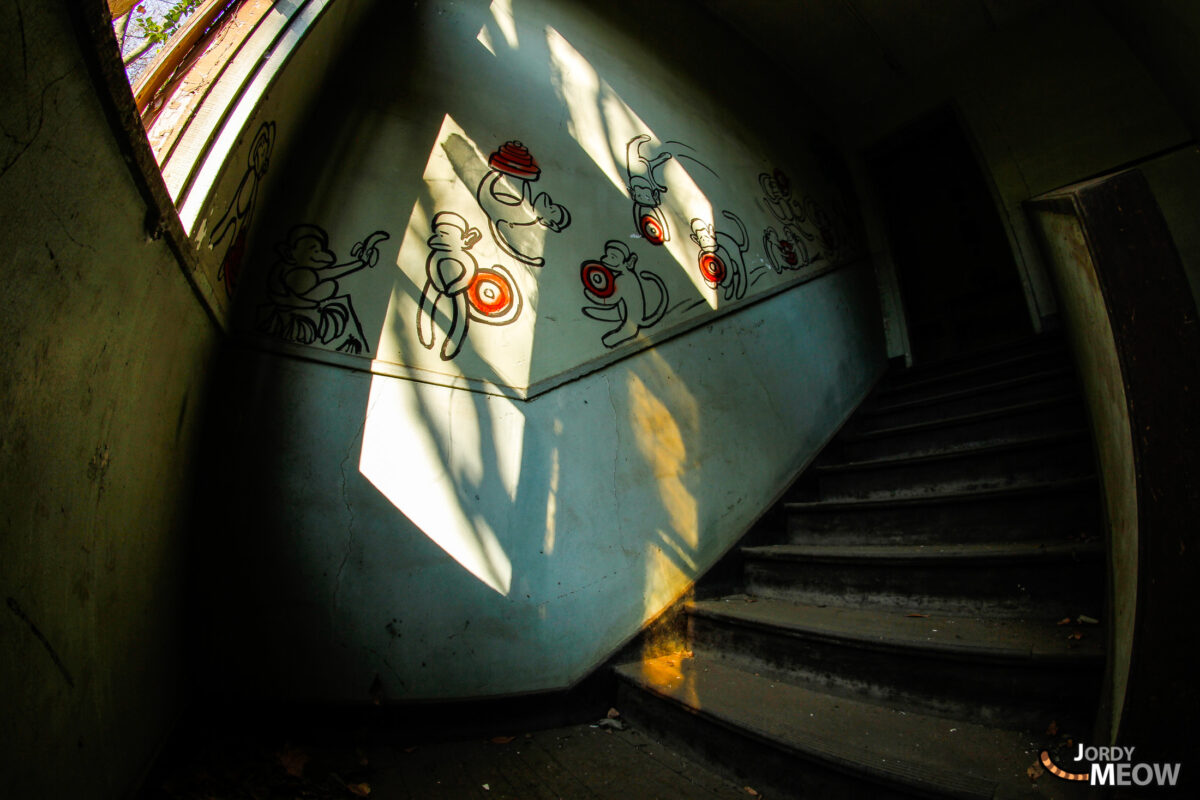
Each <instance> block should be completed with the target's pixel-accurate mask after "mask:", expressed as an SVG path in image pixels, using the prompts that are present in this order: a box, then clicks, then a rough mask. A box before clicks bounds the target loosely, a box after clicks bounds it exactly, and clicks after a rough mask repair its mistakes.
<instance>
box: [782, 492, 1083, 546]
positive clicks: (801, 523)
mask: <svg viewBox="0 0 1200 800" xmlns="http://www.w3.org/2000/svg"><path fill="white" fill-rule="evenodd" d="M783 510H784V512H785V514H786V531H787V538H788V541H790V542H791V543H793V544H805V543H809V544H866V543H878V544H900V543H904V544H933V543H938V542H950V541H953V542H964V543H969V542H972V541H988V540H992V541H1022V540H1031V539H1032V540H1039V541H1055V540H1066V539H1077V538H1081V537H1086V536H1090V535H1092V534H1095V533H1097V532H1098V530H1099V528H1098V525H1099V513H1100V505H1099V498H1098V495H1097V489H1096V482H1095V479H1094V478H1071V479H1067V480H1061V481H1053V482H1043V483H1031V484H1027V485H1019V484H1018V485H1013V486H1007V487H1003V488H995V489H980V490H970V491H954V492H943V493H939V494H934V495H923V496H914V497H902V498H896V497H887V498H868V499H852V500H845V499H842V500H836V501H832V500H816V501H810V502H787V503H784V504H783Z"/></svg>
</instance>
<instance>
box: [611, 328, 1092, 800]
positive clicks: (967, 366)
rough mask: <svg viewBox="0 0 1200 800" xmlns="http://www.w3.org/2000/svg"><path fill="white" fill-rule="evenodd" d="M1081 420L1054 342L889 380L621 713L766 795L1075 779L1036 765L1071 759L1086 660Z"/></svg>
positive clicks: (1087, 511)
mask: <svg viewBox="0 0 1200 800" xmlns="http://www.w3.org/2000/svg"><path fill="white" fill-rule="evenodd" d="M1086 424H1087V423H1086V417H1085V414H1084V411H1083V407H1082V403H1081V401H1080V397H1079V394H1078V390H1077V388H1076V385H1075V376H1074V373H1073V370H1072V367H1071V365H1070V362H1069V360H1068V356H1067V352H1066V349H1065V347H1064V345H1063V344H1062V343H1061V341H1059V340H1058V339H1057V338H1054V337H1041V338H1038V339H1032V340H1026V341H1023V342H1021V343H1019V344H1014V345H1009V346H1006V347H1003V348H1000V349H992V350H989V351H986V352H982V353H977V354H975V355H974V356H970V357H961V358H956V359H953V360H950V361H944V362H941V363H938V364H933V365H928V366H924V367H919V368H915V369H910V370H907V371H897V372H895V373H893V374H892V375H890V376H889V377H888V378H887V379H885V381H884V382H883V383H882V384H881V385H880V386H879V387H878V388H877V389H876V390H875V391H874V393H873V394H872V395H871V396H870V397H869V398H868V400H867V401H866V403H864V405H863V407H862V408H861V409H860V410H859V411H858V412H857V413H856V414H855V416H854V417H853V418H852V419H851V420H850V422H849V423H848V424H847V425H846V426H845V428H844V429H843V430H842V431H841V432H840V433H839V435H838V436H837V437H836V438H835V439H834V440H833V441H832V442H831V443H830V445H828V446H827V447H826V448H825V450H824V451H823V452H822V453H821V455H820V456H819V457H818V459H817V460H816V462H815V463H814V464H813V466H811V467H810V468H809V469H808V470H807V471H806V472H805V473H804V474H803V475H802V476H801V478H800V479H799V480H798V481H797V482H796V484H795V485H793V486H792V488H791V489H790V490H789V491H788V493H787V495H786V496H785V497H784V498H783V500H782V501H781V502H780V503H778V504H777V505H776V506H775V508H774V509H773V510H772V511H771V512H769V513H768V514H767V515H766V517H765V518H764V520H763V521H762V522H761V523H760V524H759V525H758V526H757V528H756V529H755V530H753V531H752V532H751V533H750V534H749V535H748V536H747V538H746V540H745V541H744V542H743V543H742V546H740V547H739V548H738V549H737V550H736V551H735V552H734V553H733V554H731V555H730V556H729V557H728V559H727V562H726V564H727V566H728V565H729V564H730V563H732V565H733V566H732V567H731V568H728V569H725V570H724V573H725V574H730V572H731V571H732V572H733V573H734V574H736V575H737V579H736V580H735V581H734V585H732V586H731V585H730V584H729V581H728V580H726V581H724V582H721V581H719V580H717V579H706V580H705V581H702V582H701V583H700V585H699V586H698V587H697V593H696V596H697V598H700V599H697V600H695V601H694V602H691V603H690V604H689V605H688V606H687V608H686V609H685V610H686V614H687V619H688V635H689V641H690V645H689V651H688V652H686V653H683V654H674V655H667V656H662V657H659V658H655V659H649V660H645V661H641V662H637V663H631V664H627V665H623V666H620V667H618V668H617V673H618V676H619V678H620V695H621V696H620V700H619V707H620V708H621V709H622V710H623V712H624V713H625V714H626V715H627V716H628V717H630V718H631V719H633V720H634V721H635V722H636V723H638V724H641V725H643V726H645V727H647V728H649V729H650V730H651V731H653V732H654V733H657V734H658V735H660V736H662V737H664V738H665V739H667V740H668V741H669V742H672V743H675V744H677V745H679V746H682V747H684V748H687V749H690V750H691V751H693V752H695V753H697V754H699V755H700V756H701V757H703V758H705V759H706V760H709V761H711V762H713V763H716V764H719V765H721V766H722V767H723V768H724V769H725V770H726V771H727V772H730V773H733V775H734V776H736V777H737V779H738V780H739V781H743V780H744V781H746V782H748V783H751V784H752V785H753V786H755V787H757V788H758V789H759V790H761V791H763V792H765V793H766V794H767V795H769V796H772V797H776V796H801V797H872V798H874V797H892V796H896V797H909V796H932V797H980V798H992V797H1008V796H1023V795H1024V794H1025V793H1030V794H1033V795H1040V796H1058V794H1057V793H1061V792H1067V791H1070V790H1073V789H1076V788H1077V787H1076V786H1074V785H1071V784H1069V783H1068V782H1066V781H1062V780H1059V779H1058V778H1055V777H1052V776H1051V775H1049V774H1045V773H1040V772H1039V769H1038V768H1037V767H1035V766H1034V765H1035V763H1037V762H1038V761H1039V758H1040V753H1041V750H1042V748H1043V747H1045V746H1049V747H1050V748H1051V752H1052V753H1054V755H1055V756H1056V757H1057V758H1056V761H1057V763H1058V764H1059V766H1062V767H1064V768H1066V769H1068V770H1069V769H1070V768H1071V764H1070V761H1069V759H1068V757H1067V755H1068V751H1069V750H1071V749H1073V748H1069V747H1067V746H1066V745H1067V741H1068V739H1069V737H1070V736H1071V735H1072V733H1071V732H1074V735H1075V736H1076V737H1079V736H1086V735H1087V734H1088V732H1089V731H1090V728H1091V724H1092V722H1093V717H1094V715H1095V713H1096V702H1097V696H1098V692H1099V686H1100V681H1101V677H1102V672H1103V667H1104V642H1103V633H1102V630H1103V626H1102V625H1101V624H1099V621H1100V620H1102V619H1103V616H1102V612H1103V580H1104V570H1105V567H1104V549H1103V545H1102V543H1101V540H1100V539H1099V537H1098V534H1099V531H1100V519H1099V513H1098V511H1099V501H1098V496H1097V487H1096V482H1095V477H1094V475H1093V458H1092V447H1091V443H1090V441H1089V436H1088V433H1087V430H1086ZM718 572H720V570H718ZM706 581H707V582H706ZM1056 734H1057V735H1056ZM1056 746H1057V747H1058V750H1055V747H1056ZM1031 768H1033V769H1032V773H1031V772H1030V769H1031ZM1080 771H1085V770H1082V769H1081V770H1080ZM1035 778H1037V780H1034V779H1035Z"/></svg>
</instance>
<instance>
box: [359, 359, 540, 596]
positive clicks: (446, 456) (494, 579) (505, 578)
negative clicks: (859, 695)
mask: <svg viewBox="0 0 1200 800" xmlns="http://www.w3.org/2000/svg"><path fill="white" fill-rule="evenodd" d="M422 393H424V394H425V395H427V396H426V397H422V396H421V394H422ZM456 395H457V396H458V397H465V398H466V399H465V400H464V402H466V403H468V404H469V403H471V402H472V398H471V394H470V393H467V392H455V391H454V390H449V389H446V388H444V387H432V386H427V385H425V384H420V383H415V382H412V381H406V380H398V379H395V378H387V377H383V376H379V375H375V376H373V377H372V378H371V391H370V396H369V399H368V401H367V419H366V422H365V425H364V429H363V443H362V453H361V456H360V458H359V463H358V469H359V472H361V473H362V475H363V476H364V477H365V478H366V479H367V480H369V481H370V482H371V484H372V485H374V486H375V488H376V489H378V490H379V491H380V493H381V494H383V495H384V496H385V497H386V498H387V499H388V500H389V501H390V502H391V503H392V505H394V506H395V507H396V508H397V510H399V511H400V512H402V513H403V514H404V515H405V516H406V517H408V519H409V520H411V521H412V523H413V524H414V525H416V526H417V527H418V528H420V529H421V531H422V532H423V533H424V534H425V535H426V536H428V537H429V538H430V539H431V540H433V542H434V543H435V544H437V545H438V547H440V548H442V550H444V551H445V552H446V553H447V554H448V555H450V556H451V557H452V558H453V559H454V560H455V561H457V562H458V563H459V564H460V565H462V567H463V568H464V569H466V570H467V571H468V572H470V573H471V574H472V575H474V576H475V577H476V578H478V579H479V580H480V581H482V582H483V583H485V584H486V585H487V586H489V587H491V588H492V589H493V590H495V591H496V592H498V593H499V594H501V595H505V596H507V595H508V592H509V587H510V586H511V584H512V562H511V561H510V560H509V558H508V556H507V554H506V553H505V552H504V548H503V547H502V546H501V545H500V542H499V540H498V539H497V537H496V534H495V531H493V529H492V527H491V525H490V524H489V522H488V520H487V519H485V518H484V517H483V516H482V515H481V514H479V513H476V512H474V510H473V509H469V508H467V507H465V504H466V503H467V496H468V495H469V494H471V493H472V492H473V489H472V488H471V487H470V486H468V487H466V489H465V490H463V491H460V489H459V487H460V486H461V485H462V484H461V483H460V481H462V480H464V479H469V477H470V476H479V475H480V474H481V473H482V471H483V466H482V464H481V461H482V459H481V453H480V441H479V431H478V422H477V421H476V423H475V425H474V435H473V436H472V430H471V427H472V426H469V425H465V424H464V422H465V420H464V419H463V414H461V413H459V414H458V415H456V416H457V417H458V419H457V420H455V421H454V423H453V426H452V425H451V413H450V411H449V409H446V405H447V403H446V398H447V396H449V397H450V398H451V400H450V402H451V403H453V402H454V399H456V398H455V396H456ZM429 409H445V413H444V417H442V416H441V415H438V416H435V417H434V418H433V419H430V420H429V421H430V422H431V423H432V426H435V427H428V426H426V425H423V424H420V422H421V420H422V419H425V418H428V417H429ZM503 424H504V422H499V423H497V427H499V426H500V425H503ZM464 439H465V441H464ZM500 460H501V461H502V460H504V459H500ZM519 460H520V457H519V455H518V457H517V461H518V462H519Z"/></svg>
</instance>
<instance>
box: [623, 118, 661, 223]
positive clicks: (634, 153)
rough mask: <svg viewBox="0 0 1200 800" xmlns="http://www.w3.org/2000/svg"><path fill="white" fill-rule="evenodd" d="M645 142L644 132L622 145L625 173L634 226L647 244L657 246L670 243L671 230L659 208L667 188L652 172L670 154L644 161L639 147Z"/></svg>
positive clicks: (647, 139) (644, 158)
mask: <svg viewBox="0 0 1200 800" xmlns="http://www.w3.org/2000/svg"><path fill="white" fill-rule="evenodd" d="M648 141H650V137H649V136H647V135H646V134H644V133H643V134H641V135H640V136H635V137H633V138H632V139H630V140H629V142H628V143H627V144H626V145H625V174H626V175H627V176H628V177H629V180H628V182H627V184H626V185H627V187H628V188H629V196H630V197H631V198H632V199H633V226H634V227H635V228H637V230H638V232H639V233H641V234H642V236H644V237H646V241H648V242H650V243H651V244H656V245H657V244H662V243H663V242H667V241H670V239H671V231H670V228H668V227H667V219H666V217H665V216H664V215H663V213H662V209H661V208H659V206H661V205H662V196H663V192H665V191H667V187H666V185H665V184H663V183H662V181H660V180H659V179H658V178H657V177H655V175H654V170H656V169H658V168H659V167H661V166H662V165H663V164H664V163H666V162H667V160H668V159H670V158H671V154H670V153H669V152H662V153H659V154H658V155H656V156H655V157H654V158H651V159H648V158H646V157H645V156H644V155H642V145H643V144H645V143H646V142H648Z"/></svg>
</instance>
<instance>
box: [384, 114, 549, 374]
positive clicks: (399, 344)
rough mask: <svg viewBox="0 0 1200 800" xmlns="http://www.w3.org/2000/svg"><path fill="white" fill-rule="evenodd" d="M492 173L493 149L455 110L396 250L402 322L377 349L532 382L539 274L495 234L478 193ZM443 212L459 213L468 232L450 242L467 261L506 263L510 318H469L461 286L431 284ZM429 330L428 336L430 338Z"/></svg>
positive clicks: (394, 309)
mask: <svg viewBox="0 0 1200 800" xmlns="http://www.w3.org/2000/svg"><path fill="white" fill-rule="evenodd" d="M488 175H489V168H488V156H487V155H485V154H484V153H481V152H480V150H479V147H478V146H477V145H476V144H475V143H474V142H473V141H472V140H471V139H470V138H469V137H468V136H467V135H466V133H465V131H463V129H462V127H461V126H459V125H458V123H457V122H455V121H454V119H453V118H452V117H450V115H448V114H447V115H445V116H444V118H443V120H442V126H441V128H440V130H439V132H438V136H437V139H436V141H435V143H434V145H433V148H432V150H431V152H430V154H429V158H428V161H427V162H426V164H425V171H424V174H423V180H424V190H425V191H424V192H423V196H422V197H421V198H420V199H418V200H417V202H416V203H414V205H413V209H412V212H411V214H410V215H409V219H408V223H407V226H406V228H405V233H404V240H403V241H402V242H401V244H400V250H399V253H398V254H397V256H396V266H397V267H398V268H399V272H400V275H398V276H397V278H396V285H395V287H394V289H393V291H392V295H391V299H390V301H389V304H388V309H387V316H386V319H389V320H394V321H395V324H390V325H385V326H384V328H383V330H382V331H381V332H380V337H379V341H378V343H377V348H376V351H375V352H376V353H379V354H380V355H381V358H383V359H384V360H393V361H396V362H397V363H401V364H406V365H409V366H412V367H416V368H418V369H423V370H429V371H431V372H435V373H438V374H441V375H449V376H451V377H453V378H460V377H461V378H466V379H477V380H484V381H489V382H492V383H497V384H501V385H508V386H515V387H521V386H527V385H528V383H529V372H530V361H531V354H532V352H533V335H534V327H535V325H534V323H535V320H536V315H537V304H538V285H537V278H536V276H534V275H532V274H530V272H531V268H528V267H525V266H524V265H523V264H519V263H516V262H515V261H514V259H513V258H511V257H510V256H509V255H507V254H506V253H503V252H501V250H500V247H499V246H498V244H497V242H496V239H495V237H494V236H493V235H492V234H491V228H490V226H491V222H490V220H489V217H488V214H487V213H486V212H485V211H484V209H483V208H482V207H481V205H480V201H479V199H478V198H477V193H478V192H479V191H480V190H479V186H480V184H481V182H482V181H484V180H485V178H487V176H488ZM443 214H444V215H445V216H443V217H441V218H442V219H447V218H450V219H453V220H454V221H455V224H456V225H458V226H459V227H457V228H453V229H454V230H457V231H458V232H459V234H460V236H461V239H460V240H455V241H445V242H444V243H443V244H442V247H444V248H452V247H454V248H457V250H458V253H457V257H458V259H459V261H460V263H461V264H462V265H464V266H466V267H468V268H470V269H473V270H479V271H480V274H482V273H483V272H486V271H488V270H489V269H491V270H494V269H495V268H496V267H495V265H499V266H500V267H501V268H503V269H504V270H505V274H506V275H507V276H508V277H507V278H506V280H510V281H511V283H512V285H513V289H514V292H513V294H514V296H515V298H516V303H517V308H518V309H519V313H516V312H514V313H515V316H514V317H512V318H510V319H509V320H508V321H506V322H503V323H501V322H495V321H491V322H490V324H489V320H486V319H483V320H481V319H480V318H479V317H472V318H470V319H468V318H467V317H468V316H469V315H468V313H466V312H463V311H459V312H458V313H457V314H456V315H455V316H451V315H452V313H454V310H455V308H456V307H461V306H462V305H465V304H464V303H463V302H462V301H461V299H460V298H461V297H463V296H465V293H462V289H461V287H459V288H458V290H457V291H458V292H459V293H460V294H458V295H455V296H452V294H451V293H450V292H446V293H444V294H443V293H441V292H438V291H437V289H436V287H434V288H430V281H431V278H432V275H431V273H430V269H431V267H430V266H429V264H430V262H429V259H430V257H431V248H430V245H429V240H430V238H431V236H432V235H433V234H434V233H435V232H434V230H433V225H434V223H435V221H436V220H437V219H439V215H443ZM450 229H451V227H444V228H442V229H439V230H443V231H445V230H450ZM443 238H444V237H443ZM526 244H528V242H526ZM535 244H536V243H535ZM530 246H532V245H530ZM435 272H436V270H435ZM426 294H430V296H431V297H434V298H436V300H432V301H430V303H429V305H428V306H425V308H431V309H433V313H432V314H428V315H423V314H422V305H421V303H422V297H423V296H424V295H426ZM422 324H428V325H429V328H428V329H427V330H428V332H427V333H424V334H422V333H420V332H419V327H420V325H422ZM422 336H425V337H427V339H428V342H422V341H421V337H422ZM448 338H452V339H453V340H454V341H456V342H458V345H457V349H455V348H454V347H453V346H449V347H448V346H447V341H448Z"/></svg>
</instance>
